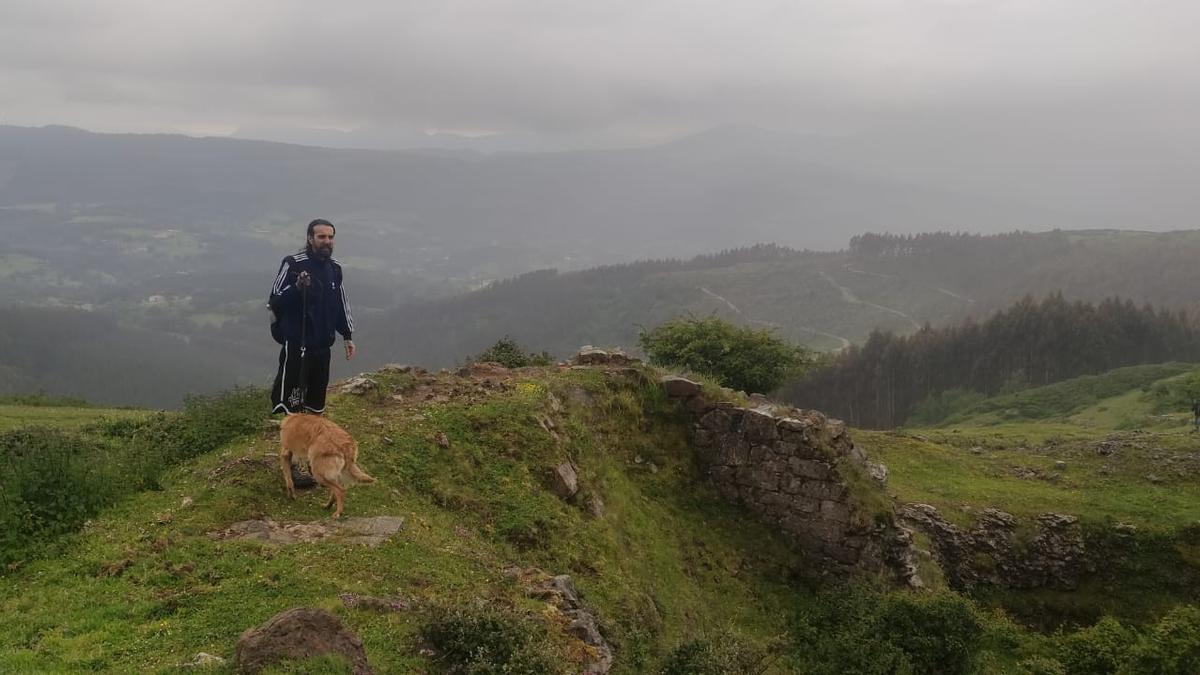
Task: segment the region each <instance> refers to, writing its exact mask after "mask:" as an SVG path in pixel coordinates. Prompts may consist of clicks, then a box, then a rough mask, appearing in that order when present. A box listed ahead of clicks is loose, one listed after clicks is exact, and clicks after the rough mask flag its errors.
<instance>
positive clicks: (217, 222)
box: [0, 126, 1200, 402]
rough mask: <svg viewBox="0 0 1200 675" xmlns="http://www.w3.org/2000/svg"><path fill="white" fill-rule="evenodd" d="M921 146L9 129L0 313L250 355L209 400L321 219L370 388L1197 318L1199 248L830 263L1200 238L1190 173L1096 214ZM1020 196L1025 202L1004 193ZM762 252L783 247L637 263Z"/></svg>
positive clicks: (1077, 186) (1136, 187)
mask: <svg viewBox="0 0 1200 675" xmlns="http://www.w3.org/2000/svg"><path fill="white" fill-rule="evenodd" d="M918 145H919V138H916V137H912V138H910V137H896V136H887V137H876V138H874V139H873V140H872V138H870V137H867V136H857V137H847V138H830V137H811V136H802V135H794V134H779V133H774V132H770V131H764V130H761V129H753V128H736V127H729V128H720V129H714V130H711V131H709V132H706V133H702V134H698V135H694V136H690V137H687V138H684V139H681V140H679V141H676V142H672V143H666V144H662V145H658V146H653V147H646V148H632V149H623V150H603V151H601V150H589V151H571V152H554V153H511V152H507V153H506V152H495V153H491V154H488V153H483V152H478V151H474V150H454V149H450V150H447V149H425V150H404V151H390V152H382V151H369V150H349V149H330V148H317V147H305V146H298V145H286V144H280V143H270V142H263V141H249V140H238V139H229V138H189V137H184V136H171V135H110V134H95V133H90V132H86V131H81V130H78V129H71V128H65V127H44V128H20V127H11V126H0V280H2V281H0V306H3V305H21V306H33V307H52V308H58V309H63V310H64V311H65V310H71V309H74V310H77V311H83V312H93V313H95V314H96V315H98V316H108V317H112V318H113V320H114V321H116V322H117V325H118V327H119V328H120V329H130V330H137V331H149V333H139V335H140V338H139V339H141V340H146V339H149V338H148V337H147V335H150V334H154V335H160V336H164V340H165V342H164V343H163V348H162V349H161V350H159V352H161V353H163V354H166V353H173V352H172V350H173V349H174V347H173V346H172V345H173V344H174V343H173V342H172V340H175V339H177V336H183V337H186V338H196V339H208V338H212V339H217V340H220V341H222V342H221V344H223V345H225V347H224V348H218V349H216V350H215V353H216V354H218V355H219V354H220V353H222V352H229V353H234V352H237V353H239V354H240V356H239V357H238V358H237V359H236V360H230V361H229V362H228V363H225V364H224V365H225V366H228V367H232V368H233V369H234V370H232V371H231V370H229V369H225V370H222V369H221V368H220V367H216V365H217V364H214V368H211V369H209V370H208V372H209V373H210V374H212V373H228V372H240V371H239V370H238V369H240V368H243V366H244V364H246V363H254V362H257V359H258V357H257V356H255V355H258V354H262V355H263V357H262V358H263V360H264V361H266V362H267V365H266V366H264V368H265V369H266V370H268V371H269V370H270V360H271V358H272V357H271V354H270V352H271V345H270V343H269V342H265V341H264V340H263V338H264V337H265V333H264V330H263V327H262V324H263V321H264V320H263V317H262V312H263V310H262V304H263V300H264V296H265V293H266V289H267V287H268V286H269V283H270V280H271V278H272V276H273V274H274V272H275V268H276V266H277V265H278V261H279V259H280V258H281V257H282V256H283V255H284V254H286V253H287V252H289V251H291V250H295V249H296V248H297V247H298V246H299V245H300V244H301V243H302V231H303V226H304V224H305V223H306V222H307V221H308V220H310V219H311V218H312V217H315V216H318V215H319V216H323V217H327V218H330V219H332V220H333V221H334V222H336V223H337V224H338V225H339V226H340V227H339V235H338V248H337V255H338V257H339V259H341V260H342V261H343V262H344V263H345V265H346V267H347V270H348V272H347V279H348V288H349V289H350V292H351V293H352V297H353V301H354V304H355V307H356V308H357V310H358V313H359V316H358V317H357V319H358V323H359V324H360V326H362V330H361V331H360V332H361V333H362V334H361V335H360V338H361V340H362V346H363V347H364V348H365V349H364V352H363V353H364V355H365V356H366V358H367V359H368V363H364V364H362V367H367V366H369V365H372V364H376V362H380V363H381V362H383V361H387V360H397V359H406V360H413V361H418V362H423V363H426V364H428V365H440V364H449V363H453V362H455V361H456V360H460V359H462V358H464V357H465V356H466V355H467V354H470V353H477V352H478V351H480V350H481V349H482V348H484V347H486V346H487V345H488V344H490V343H491V342H493V341H495V340H496V339H497V338H499V337H501V336H502V335H504V334H505V333H508V334H511V335H512V336H514V337H516V338H518V339H520V340H521V341H523V342H526V343H527V344H528V345H529V346H530V347H531V348H538V349H542V348H546V349H551V350H552V351H555V352H557V353H560V354H563V353H566V352H568V351H570V350H572V349H574V348H576V347H578V346H579V345H580V344H582V343H585V342H594V343H620V344H624V345H626V346H629V345H631V344H632V343H633V340H634V338H635V337H636V333H637V327H638V326H639V325H650V324H653V323H654V322H657V321H660V320H663V319H666V318H669V317H670V316H673V315H676V314H678V313H681V312H688V311H690V312H694V313H710V312H716V313H718V314H721V315H723V316H728V317H729V318H731V319H734V320H738V321H744V322H747V323H750V324H753V325H759V326H776V327H778V330H779V331H780V332H781V333H782V334H784V335H786V336H787V337H789V338H791V339H795V340H798V341H802V342H805V343H807V344H810V345H813V346H815V347H818V348H823V349H832V348H837V347H839V346H842V345H844V344H845V343H846V342H847V341H858V340H861V339H863V337H864V336H865V335H866V334H867V333H868V332H869V331H870V330H871V329H872V328H875V327H884V328H890V329H895V330H900V331H906V330H912V329H913V328H914V327H915V326H916V325H919V324H921V323H924V322H926V321H929V322H933V323H938V322H942V321H946V320H950V319H954V318H957V317H960V316H962V315H963V314H965V313H982V312H985V311H987V310H989V309H994V308H996V307H1000V306H1003V305H1004V304H1005V303H1006V302H1009V301H1011V300H1012V299H1014V298H1015V297H1018V296H1019V295H1021V294H1023V293H1026V292H1030V293H1035V294H1040V293H1044V292H1049V291H1053V290H1058V289H1063V290H1064V291H1065V292H1066V293H1067V294H1068V297H1074V295H1073V294H1077V295H1079V296H1080V297H1086V298H1089V299H1095V298H1098V297H1102V296H1103V295H1111V294H1121V295H1130V296H1133V297H1135V298H1137V299H1139V300H1142V299H1144V300H1149V301H1153V302H1155V303H1156V304H1159V305H1165V306H1182V305H1187V304H1190V303H1192V298H1191V289H1194V288H1197V287H1198V285H1197V283H1196V282H1197V281H1200V279H1197V278H1196V276H1197V275H1196V273H1195V272H1194V271H1193V270H1194V269H1195V268H1196V266H1195V265H1194V261H1195V260H1196V259H1197V256H1198V255H1200V248H1198V247H1197V245H1196V238H1195V237H1194V236H1193V234H1192V233H1186V232H1184V233H1169V234H1146V233H1129V232H1115V231H1091V232H1085V233H1067V232H1062V233H1043V234H1037V235H1017V236H1005V237H994V238H979V237H974V238H966V239H962V240H961V241H958V242H957V243H956V244H954V246H951V247H949V248H946V247H944V246H943V247H941V248H938V247H934V248H933V249H931V250H920V251H918V250H915V249H914V250H903V251H901V250H899V249H897V250H890V251H888V252H884V253H878V252H872V251H868V250H867V249H865V248H862V247H859V248H858V249H851V250H840V251H835V249H845V247H846V245H847V242H848V241H849V240H850V237H851V236H853V235H855V234H860V233H863V232H868V231H875V232H893V233H905V232H917V231H927V230H936V229H950V230H955V229H959V228H969V229H973V230H982V231H1001V230H1006V231H1007V230H1011V229H1012V228H1013V227H1014V226H1018V225H1025V224H1034V225H1044V224H1056V225H1063V226H1081V225H1091V224H1098V225H1106V224H1112V223H1114V222H1120V223H1127V222H1130V216H1129V214H1130V213H1132V212H1133V211H1135V210H1137V209H1141V210H1142V212H1144V213H1146V214H1153V220H1154V222H1153V225H1154V226H1155V227H1163V226H1169V225H1171V224H1173V223H1177V222H1184V221H1186V222H1188V223H1190V222H1191V221H1190V218H1191V215H1190V214H1192V213H1195V212H1196V211H1197V209H1196V208H1195V207H1196V206H1200V205H1198V204H1195V203H1194V200H1195V199H1196V197H1195V194H1194V191H1192V190H1191V189H1190V187H1189V186H1190V185H1192V184H1194V181H1190V179H1189V176H1192V173H1193V167H1194V162H1192V160H1191V158H1190V155H1188V154H1187V152H1185V151H1180V153H1178V154H1177V155H1175V156H1174V160H1173V161H1174V164H1173V165H1172V166H1173V169H1172V171H1173V173H1171V174H1170V176H1172V180H1164V179H1163V175H1158V177H1157V179H1156V180H1149V179H1148V178H1147V175H1148V174H1146V173H1145V172H1144V171H1143V170H1144V169H1146V167H1147V166H1150V165H1149V164H1145V163H1142V164H1139V166H1140V167H1141V168H1140V169H1138V170H1137V171H1129V172H1126V173H1124V174H1122V175H1123V176H1124V177H1125V179H1126V180H1125V182H1124V183H1120V185H1119V186H1117V187H1114V186H1113V183H1112V181H1113V180H1116V179H1115V178H1113V176H1114V174H1112V172H1113V171H1118V169H1119V168H1120V167H1121V166H1127V164H1120V163H1118V164H1112V163H1108V164H1105V163H1099V164H1095V165H1094V166H1093V170H1092V173H1090V174H1088V175H1089V176H1091V178H1090V179H1089V181H1090V182H1089V183H1087V185H1088V186H1090V187H1092V188H1095V189H1093V190H1091V191H1088V192H1083V191H1081V190H1082V187H1081V186H1082V185H1084V184H1083V183H1080V182H1078V181H1077V180H1076V178H1078V177H1079V176H1080V175H1081V174H1078V173H1077V172H1075V171H1074V169H1071V170H1070V171H1067V170H1066V169H1064V168H1063V167H1064V166H1066V165H1060V166H1058V167H1057V169H1056V171H1057V173H1054V172H1052V173H1054V175H1053V176H1048V175H1047V174H1045V171H1044V169H1045V167H1037V166H1031V167H1029V170H1028V171H1027V172H1023V173H1022V172H1015V171H1012V170H1011V169H1012V167H1013V166H1016V165H1017V164H1019V163H1020V157H1019V155H1020V151H1019V150H1020V148H1021V147H1022V146H1021V144H1019V143H1016V144H1014V145H1013V148H1010V149H1007V150H1005V149H997V150H995V152H994V153H992V154H991V155H989V156H988V157H987V158H975V159H972V161H971V162H968V161H967V160H966V159H964V158H965V157H966V153H967V152H968V150H967V149H969V148H970V147H971V145H970V144H969V143H966V142H964V143H963V147H962V148H956V147H944V146H938V148H939V152H938V153H936V154H932V155H929V156H928V157H924V158H922V161H920V162H915V163H913V162H905V161H904V160H903V158H904V157H907V156H911V151H913V149H914V148H915V147H917V146H918ZM906 153H907V154H906ZM976 159H977V160H978V161H975V160H976ZM1068 159H1070V161H1069V162H1067V164H1069V165H1070V167H1068V168H1071V167H1077V163H1078V161H1079V158H1078V157H1072V158H1068ZM972 162H974V163H972ZM1064 162H1066V159H1064ZM1114 167H1115V168H1114ZM976 168H977V169H978V171H975V170H974V169H976ZM1058 169H1061V170H1062V171H1058ZM1064 171H1065V173H1064ZM1118 173H1120V171H1118ZM1000 174H1005V175H1015V176H1016V177H1015V178H1013V180H999V179H998V178H997V179H996V180H992V179H991V178H996V177H997V176H999V175H1000ZM1018 174H1019V175H1018ZM989 176H990V177H991V178H989ZM1139 176H1140V177H1139ZM1048 186H1058V187H1060V188H1061V190H1054V189H1050V187H1048ZM1184 214H1186V215H1187V218H1186V219H1185V218H1184ZM1147 218H1149V216H1147ZM922 241H923V242H924V243H925V244H929V243H930V242H933V241H935V240H931V239H926V240H922ZM937 241H941V240H937ZM754 242H774V243H775V244H777V245H779V246H776V247H760V248H757V249H751V251H750V252H745V251H740V252H736V253H733V254H730V255H726V256H718V257H715V258H714V257H710V258H705V259H702V260H698V261H691V262H687V263H683V262H663V263H658V262H644V263H638V264H630V263H631V261H634V260H643V261H646V260H668V259H670V260H676V261H678V260H687V259H690V258H691V257H692V256H695V255H698V254H702V253H709V252H712V251H718V250H723V249H731V250H732V249H742V248H744V247H746V246H748V245H750V244H753V243H754ZM942 243H945V242H942ZM939 246H941V244H939ZM780 247H783V248H780ZM822 249H824V250H827V251H830V252H824V253H815V252H812V251H813V250H822ZM806 250H807V251H808V252H806ZM614 265H615V266H614ZM539 270H541V271H539ZM546 270H556V271H546ZM504 279H509V281H503V282H500V281H498V280H504ZM31 339H32V338H31ZM42 339H44V340H47V341H48V344H54V341H55V340H56V339H57V338H55V337H54V336H52V335H47V336H43V338H42ZM232 345H238V347H237V348H236V349H235V348H234V347H232ZM10 358H11V357H0V366H3V365H7V366H8V367H9V370H8V371H6V372H9V373H10V374H14V373H15V374H14V376H13V377H12V378H10V381H11V382H21V383H24V384H23V385H22V386H26V385H27V386H51V385H50V384H48V383H49V382H51V381H50V380H46V379H45V378H43V377H42V375H41V374H40V373H39V372H38V371H36V370H29V367H31V366H28V364H26V365H14V364H13V363H12V361H11V360H6V359H10ZM206 358H207V357H206ZM214 358H216V359H218V360H220V357H219V356H216V357H214ZM372 359H374V360H375V361H371V360H372ZM173 360H174V359H173V358H164V362H165V363H167V364H170V363H172V362H173ZM18 374H19V377H17V375H18ZM258 378H259V375H252V376H248V378H247V379H249V380H252V381H257V379H258ZM68 381H69V380H54V381H53V382H54V383H55V384H53V385H52V386H53V388H55V389H57V388H58V387H59V386H60V384H61V383H63V382H68ZM208 382H209V381H208V380H205V382H204V383H201V382H200V381H199V380H196V379H195V378H190V377H181V378H179V379H178V380H177V385H176V386H177V390H178V391H179V392H180V394H182V393H184V392H187V391H191V390H192V388H195V387H208V386H210V384H209V383H208ZM14 386H15V385H14ZM51 393H60V392H58V391H54V392H51ZM61 393H70V394H81V395H89V393H90V392H88V391H65V392H61ZM139 402H142V400H141V399H139Z"/></svg>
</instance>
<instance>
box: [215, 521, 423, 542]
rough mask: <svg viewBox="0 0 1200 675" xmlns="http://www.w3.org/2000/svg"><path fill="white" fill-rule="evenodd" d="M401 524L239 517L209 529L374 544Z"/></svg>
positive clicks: (228, 534)
mask: <svg viewBox="0 0 1200 675" xmlns="http://www.w3.org/2000/svg"><path fill="white" fill-rule="evenodd" d="M403 527H404V519H403V518H399V517H396V516H375V517H373V518H346V519H344V520H314V521H312V522H308V523H305V522H286V521H284V522H280V521H275V520H271V519H269V518H268V519H264V520H243V521H240V522H237V523H234V524H232V525H230V526H229V527H227V528H225V529H224V530H218V531H215V532H209V533H208V536H209V537H210V538H212V539H217V540H225V539H244V540H252V541H264V542H267V543H271V544H283V545H286V544H307V543H312V542H316V541H324V540H326V539H329V540H332V541H336V542H338V543H342V544H353V545H358V546H371V547H374V546H378V545H380V544H382V543H383V542H385V541H387V540H388V539H390V538H391V537H392V536H393V535H394V534H396V533H397V532H399V531H400V530H401V529H402V528H403Z"/></svg>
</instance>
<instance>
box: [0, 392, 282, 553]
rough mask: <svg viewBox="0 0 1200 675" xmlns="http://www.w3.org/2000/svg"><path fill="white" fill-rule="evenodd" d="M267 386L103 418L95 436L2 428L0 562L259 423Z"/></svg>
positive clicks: (27, 550) (47, 540)
mask: <svg viewBox="0 0 1200 675" xmlns="http://www.w3.org/2000/svg"><path fill="white" fill-rule="evenodd" d="M268 405H269V403H268V400H267V396H266V392H264V391H263V390H261V389H254V388H239V389H233V390H231V391H228V392H224V393H220V394H215V395H211V396H195V397H190V398H188V400H187V402H186V403H185V405H184V409H183V411H181V412H178V413H159V414H158V415H156V416H153V417H150V418H148V419H146V420H136V421H132V420H120V421H114V422H101V423H98V424H96V425H92V426H91V427H89V432H90V433H92V434H94V435H95V436H94V437H92V436H88V435H85V434H82V433H67V432H64V431H60V430H55V429H42V428H31V429H18V430H15V431H10V432H7V433H4V434H0V463H2V467H3V471H2V472H0V561H3V562H11V561H13V560H16V559H19V558H21V557H24V556H28V555H30V554H33V553H36V549H37V548H38V547H37V546H35V544H48V543H51V542H52V540H53V538H54V537H55V536H56V535H61V534H64V533H67V532H71V531H74V530H76V529H78V528H79V526H80V525H82V524H83V522H84V521H85V520H87V519H88V518H90V517H92V516H94V515H95V514H97V513H99V511H100V510H101V509H103V508H104V507H106V506H109V505H111V504H112V503H114V502H115V501H116V500H117V499H119V498H120V497H121V496H122V495H124V494H128V493H130V492H135V491H137V490H142V489H147V488H154V487H157V485H158V479H159V477H160V476H161V475H162V473H163V472H164V471H165V470H166V469H167V468H168V467H170V466H171V465H172V464H175V463H178V462H180V461H183V460H187V459H191V458H193V457H196V456H198V455H201V454H204V453H206V452H210V451H212V450H215V449H216V448H218V447H220V446H221V445H223V444H225V443H227V442H229V441H230V440H232V439H234V438H236V437H238V436H241V435H243V434H247V433H250V432H253V431H255V430H257V429H258V428H259V426H260V425H261V423H262V420H263V418H264V417H265V416H266V411H267V410H268Z"/></svg>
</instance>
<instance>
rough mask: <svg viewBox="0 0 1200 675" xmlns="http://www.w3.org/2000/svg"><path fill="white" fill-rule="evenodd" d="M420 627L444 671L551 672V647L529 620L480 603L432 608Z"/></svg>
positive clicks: (490, 674)
mask: <svg viewBox="0 0 1200 675" xmlns="http://www.w3.org/2000/svg"><path fill="white" fill-rule="evenodd" d="M431 614H432V616H431V619H430V621H429V622H427V623H426V624H425V625H424V626H423V627H422V629H421V637H422V638H423V639H424V640H425V641H426V642H428V643H429V645H430V646H431V647H433V648H434V649H435V650H436V651H437V653H438V656H437V659H438V661H439V662H440V663H442V665H443V666H444V667H445V668H446V672H450V673H463V674H464V675H500V674H502V673H512V674H514V675H516V674H520V675H543V674H544V675H552V674H553V673H556V672H558V670H559V669H558V668H556V667H555V665H556V663H555V659H554V658H553V656H552V653H551V650H550V648H549V647H548V646H547V645H545V644H544V642H542V641H539V640H536V639H535V634H536V631H535V629H534V627H533V626H532V625H531V622H530V621H529V620H528V619H524V618H522V617H518V616H514V615H510V614H503V613H501V612H499V611H497V610H495V609H490V608H484V607H456V608H444V607H442V608H434V609H433V610H431Z"/></svg>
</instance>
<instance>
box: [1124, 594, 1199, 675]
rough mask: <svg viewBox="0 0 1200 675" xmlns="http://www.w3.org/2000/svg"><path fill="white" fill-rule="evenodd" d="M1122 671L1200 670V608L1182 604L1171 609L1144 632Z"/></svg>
mask: <svg viewBox="0 0 1200 675" xmlns="http://www.w3.org/2000/svg"><path fill="white" fill-rule="evenodd" d="M1120 672H1121V673H1122V674H1125V673H1128V674H1129V675H1151V674H1152V673H1153V674H1154V675H1185V674H1186V675H1191V674H1194V673H1200V607H1197V606H1195V605H1182V606H1179V607H1176V608H1175V609H1172V610H1171V611H1170V612H1167V614H1166V615H1165V616H1163V618H1162V619H1159V621H1158V622H1157V623H1156V624H1154V626H1153V627H1151V628H1150V630H1148V631H1146V633H1145V634H1144V635H1142V637H1141V639H1140V640H1139V641H1138V643H1137V644H1136V645H1135V646H1134V648H1133V650H1132V652H1131V653H1130V654H1129V657H1128V662H1127V663H1126V664H1125V666H1124V667H1123V668H1122V669H1121V670H1120Z"/></svg>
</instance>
